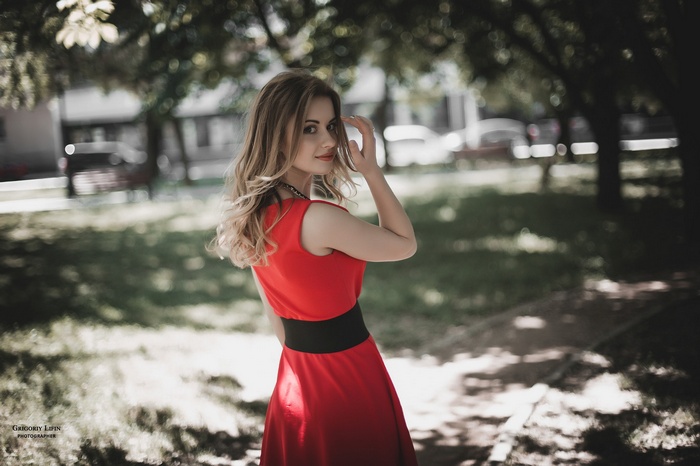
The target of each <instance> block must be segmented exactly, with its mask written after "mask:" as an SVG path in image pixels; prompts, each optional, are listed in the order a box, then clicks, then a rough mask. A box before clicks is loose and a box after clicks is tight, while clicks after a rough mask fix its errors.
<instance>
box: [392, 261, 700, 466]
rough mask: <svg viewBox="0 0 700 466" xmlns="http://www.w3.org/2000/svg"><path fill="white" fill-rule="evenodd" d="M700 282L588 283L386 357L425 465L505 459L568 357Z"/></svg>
mask: <svg viewBox="0 0 700 466" xmlns="http://www.w3.org/2000/svg"><path fill="white" fill-rule="evenodd" d="M698 290H700V274H698V273H697V272H675V273H667V274H663V275H658V276H654V277H640V278H639V279H637V280H634V281H624V282H611V281H609V280H603V281H597V282H591V283H589V284H587V285H586V286H585V287H584V288H582V289H579V290H574V291H571V292H566V293H558V294H555V295H553V296H551V297H550V298H548V299H545V300H542V301H539V302H535V303H530V304H527V305H523V306H520V307H517V308H515V309H512V310H510V311H508V312H505V313H503V314H501V315H498V316H496V317H493V318H491V319H489V320H488V321H485V322H482V323H479V324H477V325H475V326H472V327H470V328H469V329H460V330H458V331H455V332H454V333H453V334H451V335H448V336H446V337H445V338H444V339H443V340H441V341H439V342H435V344H434V345H432V346H431V347H430V348H426V350H429V354H431V356H430V357H423V358H413V359H407V358H396V359H391V358H390V359H388V360H387V366H388V367H389V370H390V372H392V376H393V377H394V379H395V382H396V385H397V390H398V391H399V395H400V396H401V398H402V401H403V404H404V406H405V410H406V416H407V422H408V423H409V426H410V428H411V430H412V434H413V437H414V439H415V442H416V444H417V447H418V448H419V456H420V461H421V465H422V466H438V465H439V466H448V465H450V466H457V465H460V466H467V465H482V464H493V463H498V462H500V461H503V460H504V459H505V458H507V455H508V453H509V452H510V447H511V443H510V440H511V439H512V438H513V437H514V436H515V435H516V434H517V433H518V430H519V428H520V427H521V426H522V424H523V423H524V422H525V421H526V420H527V417H528V416H529V414H530V412H531V410H532V408H533V407H534V406H535V404H536V402H538V401H539V400H540V399H541V398H542V397H543V396H544V395H545V394H546V393H547V391H548V383H550V382H551V381H553V380H554V379H555V378H556V377H557V376H558V375H559V374H560V373H561V371H562V370H564V369H565V368H566V367H567V366H568V365H569V364H570V363H571V362H572V361H576V360H577V358H579V357H581V356H582V355H586V354H587V353H586V350H587V349H589V348H592V347H594V346H595V345H597V344H599V343H600V342H602V341H605V340H606V339H608V338H612V337H614V336H615V335H616V334H618V333H619V332H621V331H624V330H625V329H626V328H629V327H630V326H631V325H632V324H633V323H635V322H637V321H638V320H639V319H643V318H646V317H648V316H650V315H652V314H654V313H655V312H658V311H660V310H661V309H663V308H664V307H666V306H668V305H669V304H671V303H673V302H677V301H681V300H684V299H687V298H690V297H693V296H697V295H698ZM499 442H500V443H499ZM494 447H495V448H494Z"/></svg>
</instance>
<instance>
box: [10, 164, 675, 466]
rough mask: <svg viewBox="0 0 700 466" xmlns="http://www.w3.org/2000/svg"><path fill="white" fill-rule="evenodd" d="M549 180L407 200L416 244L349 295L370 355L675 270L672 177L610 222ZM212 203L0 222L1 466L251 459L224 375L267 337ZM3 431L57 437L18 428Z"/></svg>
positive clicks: (240, 403) (571, 185)
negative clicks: (590, 288) (559, 296)
mask: <svg viewBox="0 0 700 466" xmlns="http://www.w3.org/2000/svg"><path fill="white" fill-rule="evenodd" d="M659 180H662V181H663V183H664V186H663V188H660V187H659V186H660V183H659ZM555 181H556V182H554V183H553V185H552V187H551V189H550V190H549V191H548V192H544V193H540V192H538V191H537V186H536V184H531V185H527V183H526V184H525V185H522V184H521V185H518V187H517V189H515V188H514V187H509V186H492V187H487V188H475V187H467V186H461V185H457V184H455V185H450V184H447V185H443V186H442V187H441V188H440V189H437V190H434V191H432V192H427V193H421V194H420V195H416V196H413V197H408V198H406V199H405V200H404V201H405V204H406V207H407V210H408V212H409V215H410V216H411V218H412V219H413V221H414V224H415V229H416V233H417V236H418V240H419V251H418V253H417V254H416V255H415V256H414V257H413V258H411V259H410V260H407V261H403V262H398V263H384V264H370V265H369V266H368V269H367V273H366V278H365V288H364V291H363V295H362V298H361V302H362V305H363V311H364V312H365V315H366V320H367V321H368V325H369V327H370V329H371V330H372V332H373V334H374V335H375V338H376V339H377V341H378V343H379V344H380V345H381V347H382V348H383V350H385V351H387V352H395V351H401V350H405V349H408V350H413V351H416V352H420V351H421V349H422V348H425V347H429V346H430V344H431V342H433V341H435V340H436V339H440V338H442V336H443V335H444V334H445V333H446V332H447V331H449V329H450V328H452V327H454V326H463V325H470V324H471V323H473V322H475V321H477V320H479V319H482V318H484V317H488V316H490V315H493V314H495V313H498V312H501V311H504V310H506V309H508V308H510V307H512V306H514V305H517V304H520V303H524V302H527V301H530V300H535V299H540V298H543V297H545V296H547V295H548V294H549V293H552V292H554V291H557V290H566V289H571V288H574V287H577V286H580V285H581V284H583V283H584V282H585V281H586V280H588V279H594V278H605V277H607V278H612V279H616V278H620V277H625V276H629V275H631V274H634V275H637V274H643V273H646V272H653V271H654V270H659V269H667V268H672V267H674V266H676V265H679V264H682V262H683V256H682V247H681V241H680V231H681V225H680V218H681V213H680V211H679V210H678V208H677V207H676V197H675V195H674V194H673V193H672V188H673V186H675V185H677V177H676V176H675V175H673V174H672V175H671V176H663V177H659V176H657V174H655V173H654V174H652V176H650V175H649V173H646V172H644V173H642V174H640V175H639V176H637V177H635V178H633V179H630V181H629V182H628V187H629V188H630V189H632V191H633V196H632V198H631V199H630V201H629V208H628V210H627V212H626V213H624V214H621V215H618V216H611V215H605V214H601V213H600V212H598V211H597V210H596V209H595V207H594V199H593V196H592V194H591V191H592V189H591V182H590V180H588V179H585V178H583V179H574V178H567V179H563V180H555ZM669 186H671V188H669ZM669 189H671V191H669ZM670 192H671V195H669V193H670ZM217 207H218V203H217V200H216V199H204V200H196V199H195V200H179V201H177V200H174V201H171V202H143V203H133V204H126V205H116V206H104V207H93V208H86V209H78V210H72V211H63V212H47V213H33V214H18V215H4V216H0V300H1V301H0V306H1V309H2V314H1V317H0V329H2V331H3V332H2V336H1V337H0V399H1V400H2V404H1V406H0V426H1V428H2V430H1V431H0V463H2V464H7V465H9V466H15V465H16V466H19V465H27V464H41V465H69V464H71V465H72V464H79V465H122V464H123V465H136V464H153V463H156V464H159V463H164V464H216V463H215V459H216V458H221V457H227V458H229V459H230V460H239V461H242V463H239V464H248V463H246V461H249V462H250V461H252V460H251V458H252V457H253V456H254V454H253V453H251V451H254V450H255V449H256V448H258V442H259V438H260V428H261V422H262V418H263V416H264V411H265V406H266V399H265V395H255V394H253V395H251V394H250V393H245V389H244V387H242V386H241V384H240V382H239V381H238V377H239V373H240V372H239V371H246V370H248V369H246V368H245V367H244V365H243V363H242V362H240V360H239V359H240V358H241V357H242V358H243V359H245V353H246V351H247V348H248V347H247V346H246V345H247V343H246V341H245V339H244V337H243V336H241V335H244V334H250V335H262V336H265V337H266V338H272V337H271V332H270V330H269V328H268V325H267V322H266V321H265V319H264V317H263V315H262V308H261V306H260V303H259V299H258V297H257V293H256V291H255V287H254V284H253V282H252V279H251V276H250V273H249V272H248V271H243V270H239V269H236V268H234V267H233V266H231V265H230V263H228V262H227V261H225V260H220V259H219V258H217V257H212V256H211V255H209V254H208V253H207V252H206V250H205V245H206V244H207V242H208V241H209V240H210V239H211V236H212V234H213V227H214V224H215V222H216V220H217V215H218V212H217ZM239 332H241V333H239ZM272 356H274V355H272ZM236 358H239V359H236ZM271 359H272V357H271ZM144 380H150V382H149V385H148V386H147V387H146V389H144V386H143V384H144V383H145V382H144ZM207 409H210V410H211V411H212V412H215V413H219V414H217V415H216V416H213V417H212V416H209V417H207V416H206V415H203V414H201V413H202V412H208V411H207ZM193 413H194V414H193ZM197 413H199V414H197ZM221 413H224V414H221ZM198 415H200V416H202V418H201V419H199V418H197V416H198ZM219 417H220V418H219ZM13 425H55V426H61V427H62V430H61V432H60V433H59V434H58V435H57V438H56V439H52V440H48V439H45V440H38V439H35V440H30V439H18V438H17V432H16V431H13V430H12V426H13ZM222 426H224V427H222ZM225 426H228V427H227V428H226V427H225ZM251 455H252V456H251Z"/></svg>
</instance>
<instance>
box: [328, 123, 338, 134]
mask: <svg viewBox="0 0 700 466" xmlns="http://www.w3.org/2000/svg"><path fill="white" fill-rule="evenodd" d="M337 130H338V125H337V124H335V123H331V124H330V125H328V131H333V132H334V133H335V132H336V131H337Z"/></svg>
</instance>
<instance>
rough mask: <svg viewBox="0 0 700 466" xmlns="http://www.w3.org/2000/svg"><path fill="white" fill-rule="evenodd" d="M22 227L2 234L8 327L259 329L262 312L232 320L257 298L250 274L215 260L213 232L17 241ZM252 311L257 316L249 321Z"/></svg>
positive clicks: (132, 232) (41, 236)
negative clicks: (69, 321) (210, 249)
mask: <svg viewBox="0 0 700 466" xmlns="http://www.w3.org/2000/svg"><path fill="white" fill-rule="evenodd" d="M14 226H15V225H13V224H8V223H4V224H3V225H2V229H1V230H0V244H2V246H0V248H1V252H0V277H2V278H3V279H2V280H0V290H1V291H0V293H1V294H2V295H3V298H4V303H3V313H2V316H1V317H0V322H2V323H3V324H6V325H13V324H17V325H33V324H41V323H46V322H50V321H53V320H56V319H59V318H61V317H63V316H70V317H72V318H75V319H77V320H85V321H93V322H99V323H103V324H136V325H142V326H156V327H157V326H160V325H166V324H168V325H178V326H191V327H194V328H211V327H218V328H222V327H223V328H229V329H242V330H249V331H250V330H251V327H252V329H254V328H255V326H256V323H255V322H256V318H257V316H253V315H254V314H257V313H256V312H255V311H258V309H257V308H255V306H250V305H248V306H242V307H241V306H239V317H240V318H239V319H235V320H233V319H227V318H226V311H227V310H228V309H229V308H230V307H231V306H232V304H233V303H236V302H243V303H246V302H248V301H252V300H257V293H256V291H255V288H254V284H253V283H252V280H251V278H250V277H249V273H247V272H245V271H242V270H239V269H236V268H234V267H233V266H231V265H230V263H228V262H226V261H221V260H219V259H218V258H213V257H211V256H209V255H208V254H207V252H206V251H205V245H206V243H207V240H208V239H209V238H208V236H207V234H206V233H203V232H178V231H165V230H161V229H160V228H159V227H160V225H159V224H156V225H151V227H150V228H149V229H148V230H146V231H143V229H142V228H126V229H124V230H122V231H100V230H96V229H92V228H80V229H56V230H52V231H50V232H48V234H47V233H46V231H41V232H39V231H37V233H38V234H36V235H31V237H29V238H26V239H17V238H16V237H14V235H13V227H14ZM29 231H32V229H31V227H30V228H29ZM251 308H253V309H251ZM193 309H194V310H195V311H196V312H193V311H192V310H193ZM246 311H247V312H249V313H250V314H251V316H253V317H250V319H248V318H247V316H242V317H241V312H243V313H245V312H246Z"/></svg>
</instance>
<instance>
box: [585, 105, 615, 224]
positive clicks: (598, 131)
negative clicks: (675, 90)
mask: <svg viewBox="0 0 700 466" xmlns="http://www.w3.org/2000/svg"><path fill="white" fill-rule="evenodd" d="M591 129H592V130H593V133H594V134H595V138H596V142H597V143H598V160H597V163H598V180H597V186H598V193H597V198H596V203H597V205H598V208H599V209H601V210H603V211H605V212H619V211H621V210H622V208H623V201H622V177H621V176H620V114H619V111H618V110H617V109H616V108H615V107H614V106H608V108H601V109H600V110H599V111H598V112H596V114H595V116H594V118H593V119H592V121H591Z"/></svg>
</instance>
